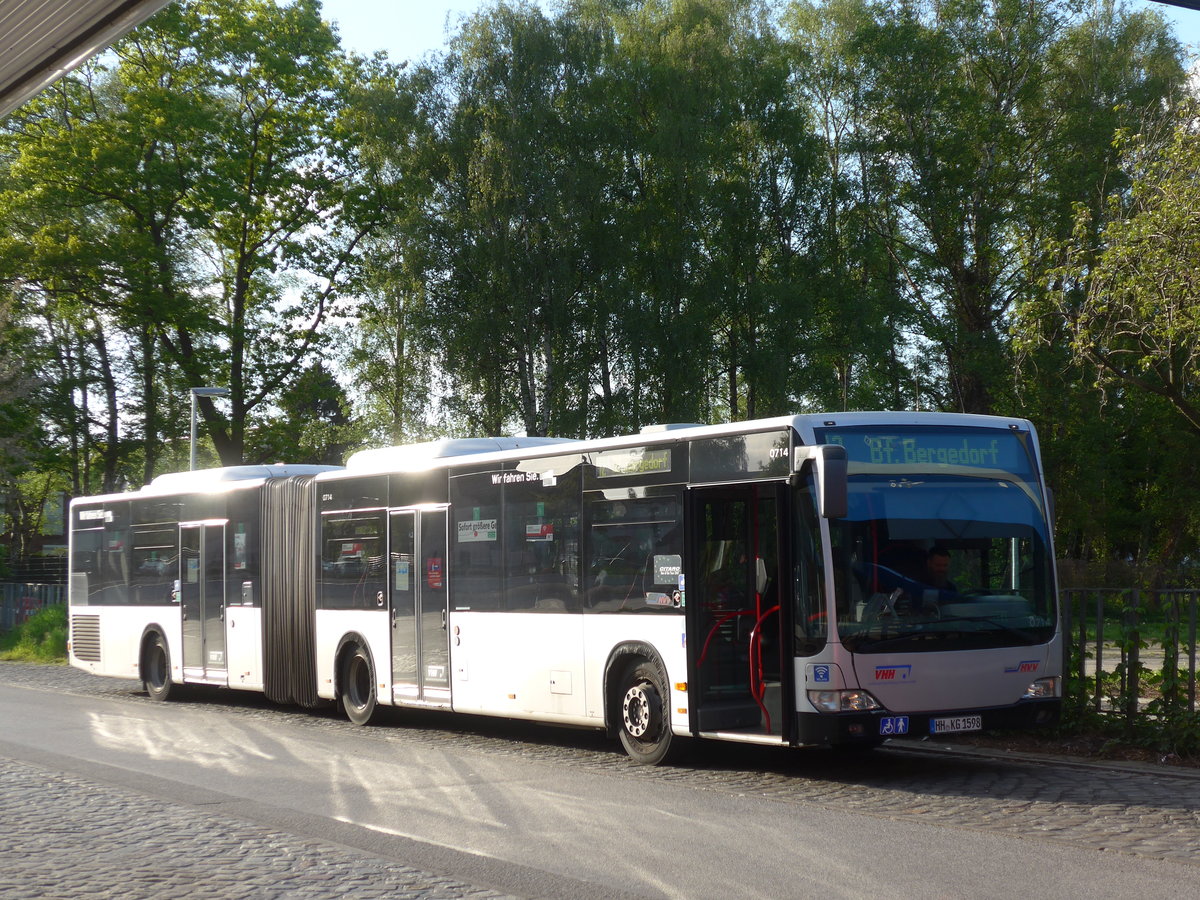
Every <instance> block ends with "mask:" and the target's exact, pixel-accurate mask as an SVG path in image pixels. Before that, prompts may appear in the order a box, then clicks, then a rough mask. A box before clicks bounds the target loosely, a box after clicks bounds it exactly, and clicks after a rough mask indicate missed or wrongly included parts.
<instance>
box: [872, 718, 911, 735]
mask: <svg viewBox="0 0 1200 900" xmlns="http://www.w3.org/2000/svg"><path fill="white" fill-rule="evenodd" d="M879 733H880V735H882V736H883V737H897V736H899V735H902V734H908V716H884V717H883V718H881V719H880V720H879Z"/></svg>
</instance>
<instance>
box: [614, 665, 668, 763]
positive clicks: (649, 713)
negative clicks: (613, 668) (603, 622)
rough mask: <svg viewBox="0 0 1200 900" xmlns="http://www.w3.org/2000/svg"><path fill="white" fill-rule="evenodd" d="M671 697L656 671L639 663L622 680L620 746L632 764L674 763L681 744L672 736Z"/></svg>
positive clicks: (653, 667) (651, 666) (656, 669)
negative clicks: (623, 683) (669, 702)
mask: <svg viewBox="0 0 1200 900" xmlns="http://www.w3.org/2000/svg"><path fill="white" fill-rule="evenodd" d="M669 698H670V694H668V692H667V686H666V683H665V679H664V677H663V675H662V674H661V673H660V672H659V670H658V667H657V666H654V665H652V664H651V663H649V662H640V663H638V664H637V665H636V666H634V668H633V670H632V671H631V672H630V673H629V676H628V677H627V678H626V680H625V691H624V693H622V694H621V709H620V711H619V713H620V722H621V726H620V734H621V746H623V747H624V748H625V752H626V753H628V754H629V758H630V759H632V760H633V761H634V762H635V763H639V764H640V765H644V766H656V765H658V764H660V763H663V762H667V761H669V760H670V759H673V758H674V757H675V756H676V755H677V754H678V751H679V749H680V745H681V741H678V740H675V736H674V735H673V734H672V733H671V721H670V716H669V714H668V707H667V702H668V700H669Z"/></svg>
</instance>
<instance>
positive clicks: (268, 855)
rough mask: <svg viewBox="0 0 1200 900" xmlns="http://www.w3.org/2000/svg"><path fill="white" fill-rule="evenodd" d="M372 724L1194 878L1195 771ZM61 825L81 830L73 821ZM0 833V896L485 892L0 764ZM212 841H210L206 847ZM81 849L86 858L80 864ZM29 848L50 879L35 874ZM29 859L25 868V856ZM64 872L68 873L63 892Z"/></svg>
mask: <svg viewBox="0 0 1200 900" xmlns="http://www.w3.org/2000/svg"><path fill="white" fill-rule="evenodd" d="M0 683H5V684H12V685H22V686H26V687H30V688H34V689H38V690H46V691H51V692H69V693H72V694H85V695H100V696H104V697H106V698H110V699H116V700H119V701H122V702H127V703H131V704H138V703H151V702H152V701H150V700H149V699H148V698H147V697H146V696H145V695H144V694H143V693H142V692H141V691H140V687H139V685H137V684H135V683H133V682H127V681H117V680H113V679H102V678H96V677H93V676H90V675H87V674H85V673H83V672H79V671H78V670H75V669H69V668H65V667H54V666H29V665H17V664H0ZM184 702H192V703H198V704H212V705H214V706H220V708H222V710H224V711H227V714H228V715H229V716H244V717H254V718H259V717H277V718H279V719H281V720H283V719H286V720H287V721H288V722H289V724H291V725H293V726H300V727H306V728H312V729H352V728H353V727H354V726H351V725H349V723H347V722H345V721H343V720H341V719H339V718H336V717H335V716H333V715H332V714H331V713H328V712H321V711H316V712H313V711H305V710H296V709H291V708H284V707H278V706H274V705H272V704H270V703H268V702H267V701H265V700H264V699H262V698H261V697H257V696H256V695H248V694H244V693H241V692H231V691H216V690H201V691H196V692H193V693H192V694H191V695H190V696H189V698H188V699H187V700H185V701H184ZM383 718H384V726H383V727H381V728H372V729H358V730H356V734H357V735H360V736H361V739H362V740H364V741H383V742H387V743H391V744H395V745H397V746H414V745H421V746H438V745H444V744H445V743H446V742H447V740H450V739H452V740H453V741H454V743H455V745H456V746H458V747H462V748H464V749H471V750H475V751H484V752H487V753H489V754H514V755H520V756H522V757H526V758H530V759H538V760H548V761H554V762H555V763H556V764H559V765H563V766H573V767H578V768H582V769H586V770H588V771H592V772H596V773H600V774H609V775H611V776H612V777H621V778H644V779H657V780H663V781H668V782H677V783H679V784H680V785H681V786H682V787H686V788H690V789H694V790H712V791H722V792H729V793H733V794H739V795H747V796H756V797H761V798H768V799H771V800H773V801H777V802H781V803H795V804H811V805H816V806H819V807H821V808H825V809H830V810H836V811H841V812H853V813H857V814H862V815H870V816H874V817H883V818H889V819H895V820H909V819H912V820H920V821H922V822H924V823H935V824H940V825H944V826H950V827H956V828H967V829H973V830H979V831H986V832H993V833H1002V834H1010V835H1016V836H1022V837H1026V838H1033V839H1036V840H1038V841H1051V842H1055V843H1060V844H1066V845H1071V846H1077V847H1087V848H1092V849H1095V850H1104V851H1108V852H1115V853H1122V854H1132V855H1136V856H1141V857H1148V858H1155V859H1166V860H1171V861H1174V862H1177V863H1181V864H1185V865H1191V866H1197V867H1200V773H1198V772H1196V771H1195V770H1176V769H1165V768H1164V769H1161V770H1160V769H1157V768H1148V767H1139V766H1135V765H1128V766H1121V765H1103V764H1100V765H1096V764H1087V763H1081V762H1078V761H1073V760H1057V759H1053V758H1037V759H1032V758H1026V757H1006V756H1004V755H1003V754H997V755H988V754H986V753H978V752H972V753H956V752H953V751H951V750H946V749H937V748H931V749H918V750H916V751H913V750H911V749H905V748H895V747H888V748H885V749H883V750H880V751H876V752H874V753H871V754H866V755H859V756H854V757H850V758H846V757H841V756H837V755H835V754H833V753H825V752H821V751H798V752H785V751H779V750H763V749H761V748H753V747H743V746H739V745H725V744H721V745H700V746H698V747H697V748H696V750H695V752H693V754H692V757H691V759H690V760H689V761H688V762H687V763H686V764H684V765H681V766H676V767H665V768H647V767H639V766H634V765H632V764H631V763H630V762H629V761H628V760H627V759H626V758H625V757H624V756H623V755H622V754H621V753H620V752H619V751H618V749H617V747H616V745H615V744H612V743H610V742H608V741H607V740H605V739H603V737H601V736H599V735H597V734H594V733H592V732H587V731H571V730H563V729H552V728H546V727H541V726H534V725H527V724H522V723H513V722H506V721H501V720H492V719H481V718H476V717H467V716H463V717H455V716H450V715H447V714H439V713H426V712H417V711H411V710H386V711H385V715H384V717H383ZM201 818H203V816H202V817H201ZM68 821H70V822H72V823H77V822H80V821H83V822H85V823H87V828H85V829H82V830H81V829H80V828H79V827H78V825H76V824H71V825H67V824H66V822H68ZM0 822H3V823H4V825H5V826H6V829H5V830H6V831H8V832H9V834H14V833H15V834H16V836H17V839H16V840H15V841H6V842H5V843H0V896H4V897H6V898H7V897H24V896H29V897H34V896H37V897H54V896H70V897H87V896H109V895H110V894H108V893H105V891H106V890H107V889H106V888H103V887H99V888H97V887H95V886H94V885H95V881H94V877H95V871H94V869H93V868H91V867H88V868H86V869H85V870H84V871H82V872H78V871H74V870H73V869H71V867H70V865H68V864H67V860H68V859H84V858H88V857H89V856H91V858H92V859H93V860H96V861H100V860H104V861H105V862H104V865H108V864H109V862H108V861H109V860H111V859H112V858H114V857H115V858H120V859H122V860H124V864H125V865H128V864H129V863H130V861H131V860H134V861H138V862H140V863H143V864H142V865H140V866H139V867H136V868H133V869H132V871H133V872H134V873H135V874H136V876H137V878H136V879H135V880H134V881H133V882H132V883H131V884H126V883H122V884H121V889H120V891H119V895H120V896H130V897H138V896H146V897H150V896H165V895H170V896H172V897H190V896H196V897H199V896H231V897H232V896H240V895H241V894H239V893H237V892H238V891H242V893H244V894H250V893H253V894H255V895H256V896H288V897H301V898H304V897H326V896H331V895H333V894H335V893H345V892H346V891H343V889H342V888H343V886H345V885H352V886H353V890H352V891H350V892H351V893H353V894H354V896H362V897H374V896H385V895H386V896H389V897H403V898H407V897H420V898H442V897H446V898H457V897H472V898H474V897H481V898H482V897H489V898H490V897H496V896H498V895H497V894H494V893H490V892H483V891H479V890H476V889H473V888H472V887H471V886H469V885H463V884H457V883H454V882H451V881H448V880H443V879H436V878H434V877H432V876H429V875H427V874H425V873H421V872H419V871H416V870H414V869H410V868H407V867H405V866H400V865H395V864H392V863H389V862H388V861H385V860H378V859H375V860H366V861H364V859H363V857H362V856H361V855H356V854H355V853H354V852H353V851H349V850H345V849H342V848H338V847H335V846H331V845H322V844H320V843H317V842H311V841H306V840H303V839H299V838H295V837H293V836H290V835H284V834H277V833H273V832H270V831H269V830H267V829H263V828H257V827H254V826H251V825H247V824H244V823H239V822H237V821H233V820H221V821H219V822H218V821H217V819H216V817H212V820H211V821H210V822H209V825H208V826H206V830H205V832H204V834H203V835H201V834H200V833H198V832H197V831H196V829H197V827H198V826H197V824H196V822H197V816H196V813H195V810H193V809H191V808H185V807H182V806H173V805H171V804H169V803H163V802H158V801H154V800H149V799H146V798H143V797H139V796H138V795H137V794H135V793H124V792H122V791H119V790H113V789H110V788H108V787H101V786H99V785H93V784H88V783H86V782H82V781H80V780H78V779H75V778H73V777H72V776H67V775H61V774H59V773H56V772H51V771H48V770H44V769H38V768H36V767H32V766H30V765H28V764H26V763H18V762H15V761H5V760H3V759H0ZM207 828H211V829H212V830H211V831H209V830H207ZM178 829H183V833H184V834H187V835H192V836H194V838H195V839H194V840H192V841H186V840H185V841H184V842H183V844H184V846H185V847H186V848H187V849H186V852H182V853H181V852H180V842H179V841H178V840H172V841H171V842H170V843H169V844H167V843H155V841H154V840H153V838H154V835H156V834H160V833H163V832H166V831H172V832H175V833H176V835H178V834H179V831H178ZM189 829H190V830H189ZM212 834H216V835H218V836H219V838H220V839H219V840H217V841H215V842H214V841H212V840H210V836H211V835H212ZM81 849H83V850H85V851H89V852H85V853H83V854H80V853H79V851H80V850H81ZM93 852H94V854H95V855H94V856H93V855H92V853H93ZM160 853H170V854H171V857H172V874H171V879H172V880H171V881H170V882H168V881H161V880H156V878H157V877H158V876H156V875H155V871H156V869H157V867H156V866H155V865H154V862H153V857H154V856H155V855H156V854H160ZM47 854H50V855H54V856H55V859H56V862H59V863H60V865H62V866H66V869H65V870H64V869H63V868H60V867H59V865H47V864H46V860H45V857H46V856H47ZM39 855H40V856H42V857H43V859H41V860H38V859H37V857H38V856H39ZM27 860H28V862H27ZM202 862H203V866H204V868H203V871H204V873H205V877H206V878H209V879H210V878H211V876H212V874H213V873H214V872H216V871H220V872H222V873H223V874H222V876H221V877H222V878H225V879H228V891H226V890H225V888H226V885H225V884H222V885H220V887H219V888H217V887H214V886H213V885H212V884H211V882H210V884H209V887H208V888H207V889H205V890H204V891H199V890H198V889H194V888H192V885H193V884H194V882H193V881H192V880H191V877H190V876H189V874H188V873H189V872H192V875H194V874H195V872H197V871H199V869H198V868H195V867H198V866H200V865H201V863H202ZM39 873H41V874H39ZM67 873H70V877H74V878H75V879H76V880H75V881H74V882H71V883H69V884H68V881H67V877H68V874H67ZM1198 874H1200V873H1198ZM39 879H40V880H39ZM143 879H144V880H143ZM264 885H265V886H267V887H265V888H264ZM334 885H336V886H337V889H336V891H335V890H334V887H333V886H334ZM243 887H246V889H245V890H242V888H243ZM89 890H90V891H91V893H89V892H88V891H89Z"/></svg>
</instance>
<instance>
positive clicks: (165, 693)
mask: <svg viewBox="0 0 1200 900" xmlns="http://www.w3.org/2000/svg"><path fill="white" fill-rule="evenodd" d="M174 686H175V682H173V681H172V680H171V654H170V652H169V651H168V650H167V641H166V639H165V638H164V637H163V636H162V635H161V634H159V633H158V632H157V631H155V632H151V634H150V635H148V636H147V638H146V643H145V646H144V647H143V649H142V687H144V688H145V689H146V693H147V694H148V695H149V697H150V699H151V700H169V699H170V698H171V689H172V688H173V687H174Z"/></svg>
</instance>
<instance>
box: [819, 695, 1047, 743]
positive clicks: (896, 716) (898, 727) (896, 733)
mask: <svg viewBox="0 0 1200 900" xmlns="http://www.w3.org/2000/svg"><path fill="white" fill-rule="evenodd" d="M1061 712H1062V699H1061V698H1059V697H1053V698H1047V699H1044V700H1022V701H1021V702H1019V703H1015V704H1013V705H1012V706H995V707H989V708H985V709H957V710H946V711H943V712H919V713H894V712H891V711H889V710H872V711H871V712H850V713H814V712H802V713H798V714H797V719H798V721H797V742H798V743H799V744H800V745H801V746H844V745H855V744H859V745H870V744H878V743H880V742H881V741H884V740H887V739H889V738H894V737H908V738H918V737H946V738H953V736H954V735H956V734H979V733H981V732H988V731H1041V730H1043V729H1047V728H1053V727H1054V726H1055V725H1057V724H1058V721H1059V717H1060V714H1061Z"/></svg>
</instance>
